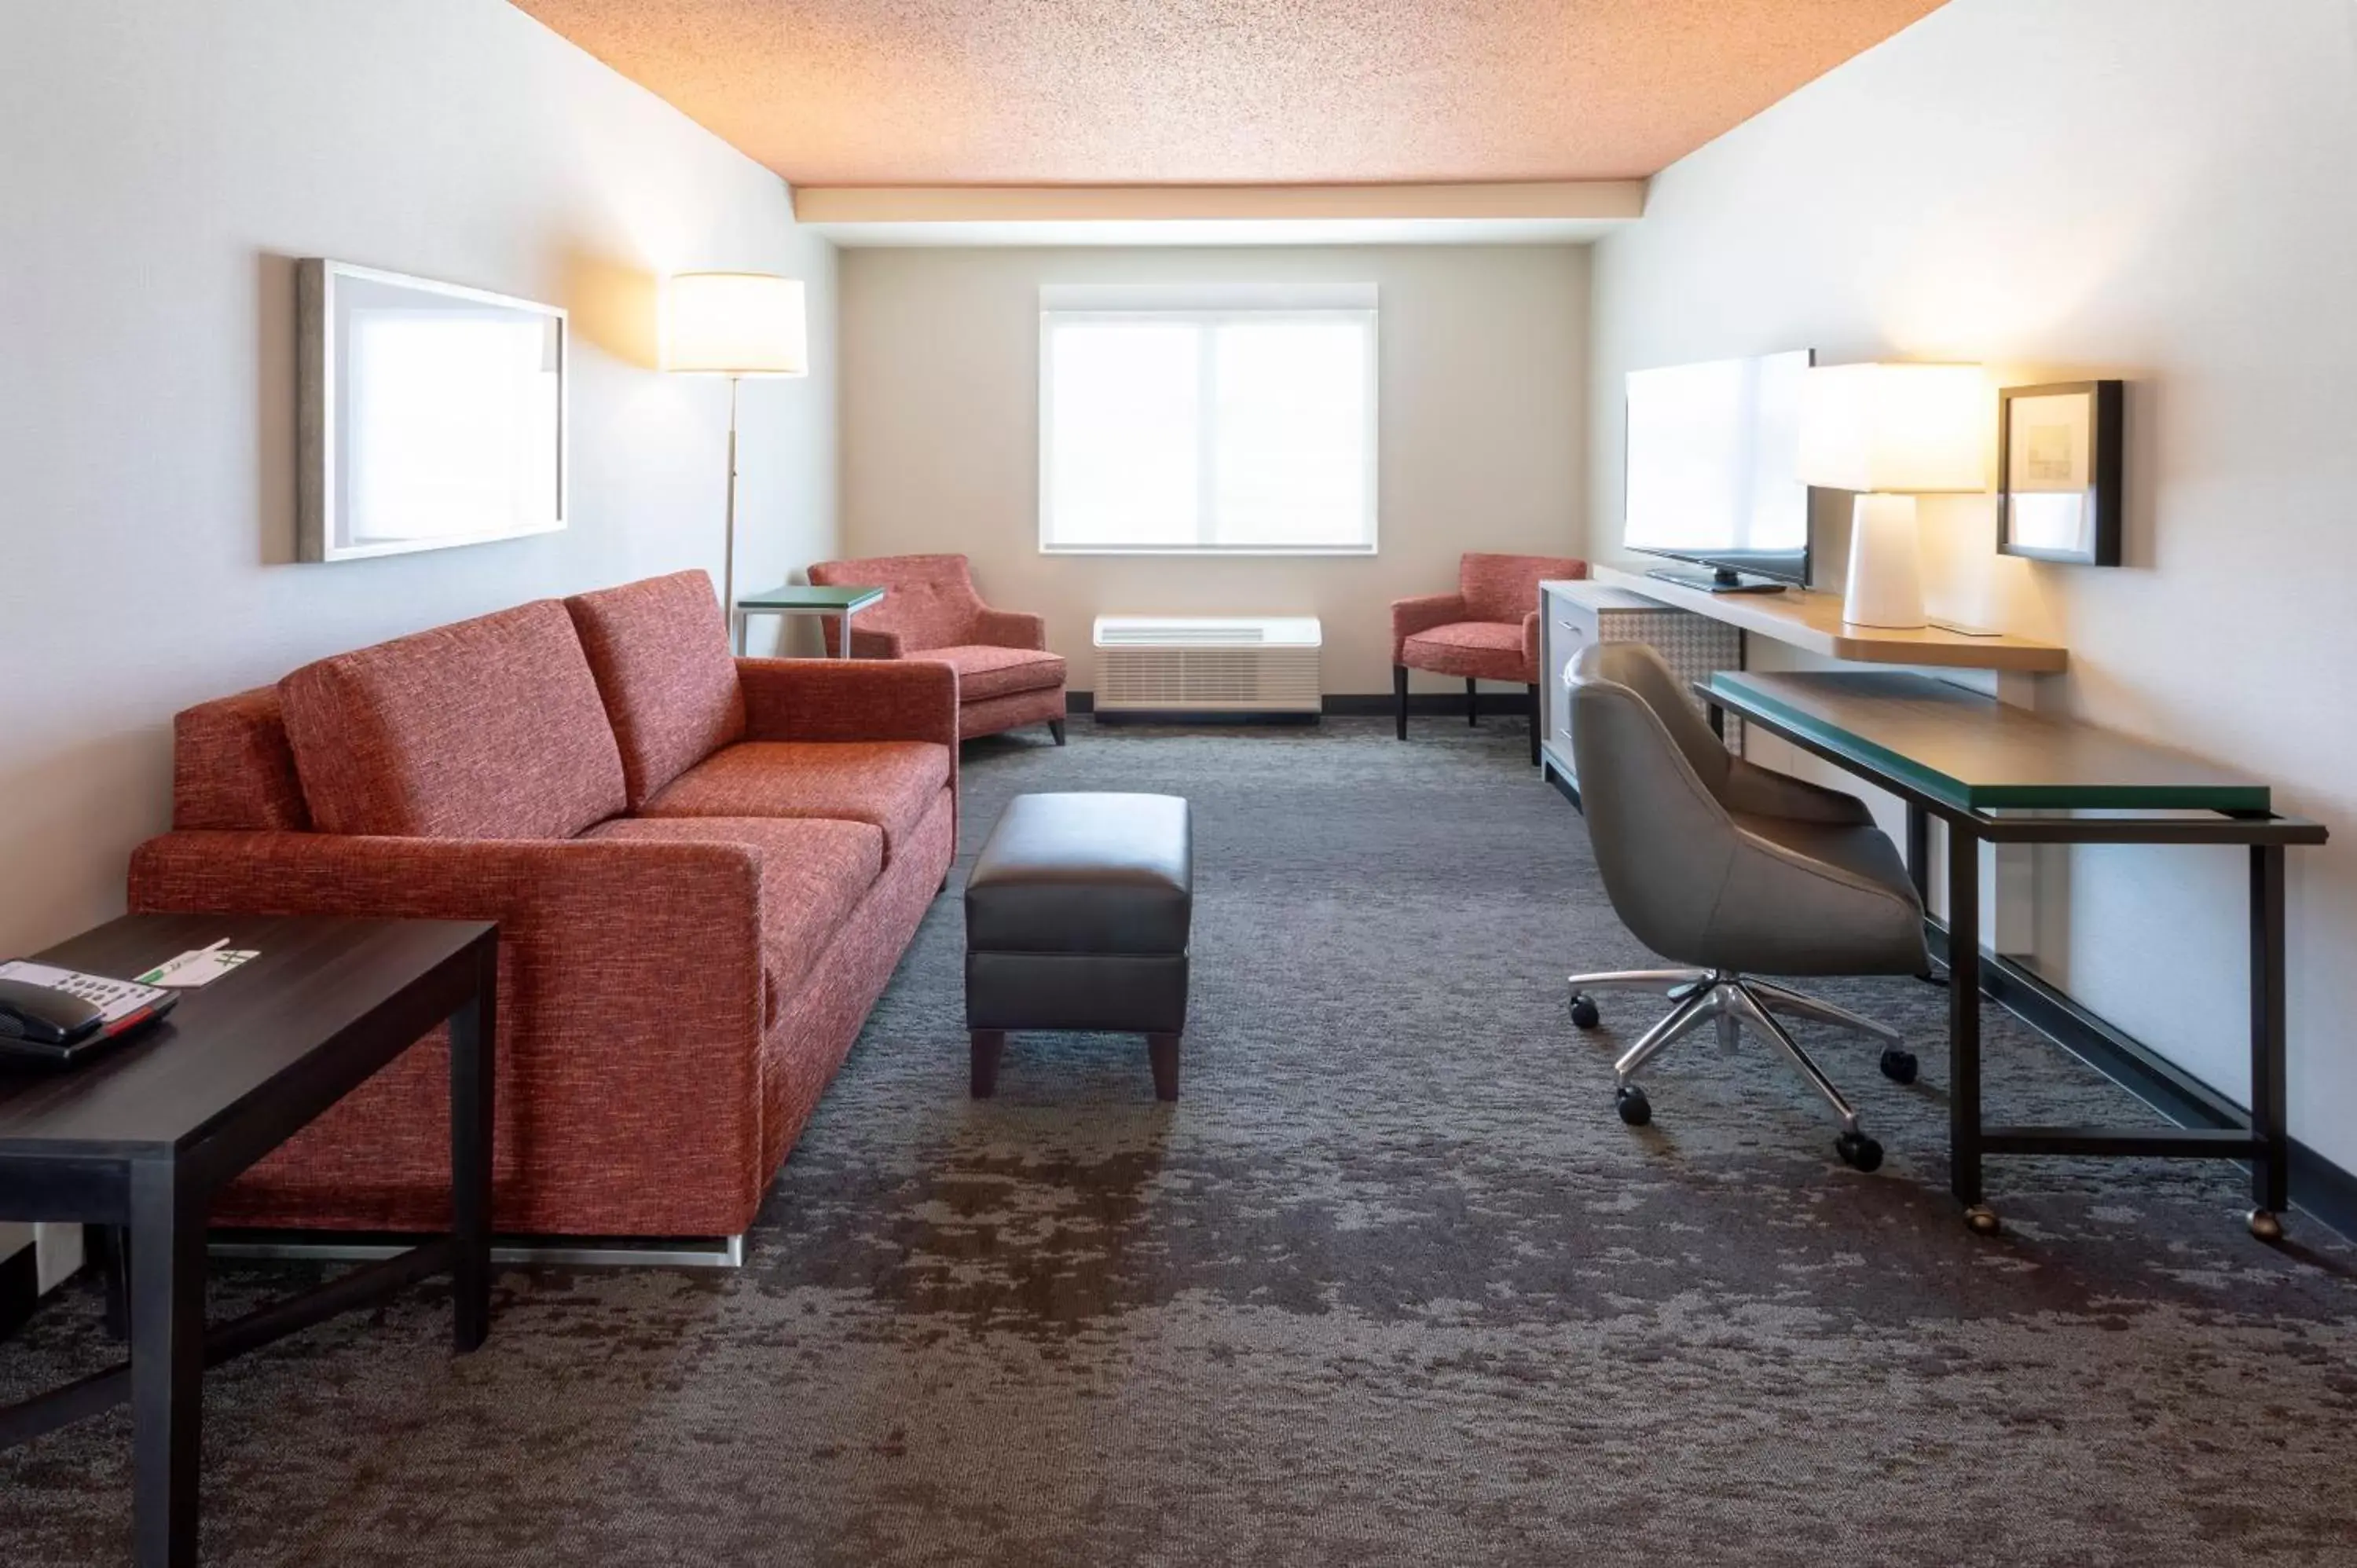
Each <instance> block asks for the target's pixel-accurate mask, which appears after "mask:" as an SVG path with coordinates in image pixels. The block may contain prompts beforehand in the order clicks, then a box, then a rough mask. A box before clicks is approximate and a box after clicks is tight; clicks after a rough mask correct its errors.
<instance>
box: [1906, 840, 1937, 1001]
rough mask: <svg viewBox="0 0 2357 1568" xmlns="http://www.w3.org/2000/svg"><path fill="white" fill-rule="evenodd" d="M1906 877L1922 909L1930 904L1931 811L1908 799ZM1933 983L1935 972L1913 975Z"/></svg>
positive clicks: (1935, 976) (1930, 905)
mask: <svg viewBox="0 0 2357 1568" xmlns="http://www.w3.org/2000/svg"><path fill="white" fill-rule="evenodd" d="M1907 879H1908V880H1909V881H1910V882H1912V883H1914V884H1915V897H1917V898H1918V899H1920V900H1921V902H1922V905H1923V908H1926V909H1929V908H1931V907H1932V813H1931V812H1929V811H1925V810H1924V809H1923V808H1922V807H1921V806H1919V805H1917V804H1916V803H1915V802H1914V801H1912V800H1910V801H1909V802H1908V803H1907ZM1915 978H1916V979H1918V980H1921V981H1927V982H1929V983H1932V984H1933V985H1938V984H1940V983H1942V982H1941V980H1940V977H1939V975H1938V974H1936V973H1934V972H1932V970H1931V969H1929V968H1926V969H1925V970H1924V971H1923V972H1922V973H1921V974H1919V975H1917V976H1916V977H1915Z"/></svg>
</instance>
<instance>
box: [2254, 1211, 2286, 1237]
mask: <svg viewBox="0 0 2357 1568" xmlns="http://www.w3.org/2000/svg"><path fill="white" fill-rule="evenodd" d="M2250 1226H2251V1234H2252V1235H2254V1236H2256V1237H2257V1238H2258V1239H2259V1240H2262V1241H2280V1240H2283V1235H2284V1228H2283V1220H2282V1219H2280V1218H2279V1217H2278V1216H2277V1215H2276V1212H2275V1211H2274V1210H2273V1209H2270V1208H2254V1209H2252V1210H2251V1213H2250Z"/></svg>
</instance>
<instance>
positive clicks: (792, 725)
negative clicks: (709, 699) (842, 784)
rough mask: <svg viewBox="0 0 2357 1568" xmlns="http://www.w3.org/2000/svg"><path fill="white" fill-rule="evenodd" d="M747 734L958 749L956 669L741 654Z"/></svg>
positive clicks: (932, 663) (909, 662)
mask: <svg viewBox="0 0 2357 1568" xmlns="http://www.w3.org/2000/svg"><path fill="white" fill-rule="evenodd" d="M737 682H738V683H739V684H740V685H741V686H742V687H743V688H744V692H745V738H746V739H747V740H930V741H933V742H936V743H938V744H940V745H942V746H948V747H949V748H950V752H951V755H952V757H954V756H955V755H956V753H957V742H958V693H957V671H956V670H955V669H954V668H952V666H950V665H947V664H944V663H942V662H941V661H940V660H929V659H924V658H921V657H920V658H916V659H906V660H857V659H832V660H830V659H739V660H737Z"/></svg>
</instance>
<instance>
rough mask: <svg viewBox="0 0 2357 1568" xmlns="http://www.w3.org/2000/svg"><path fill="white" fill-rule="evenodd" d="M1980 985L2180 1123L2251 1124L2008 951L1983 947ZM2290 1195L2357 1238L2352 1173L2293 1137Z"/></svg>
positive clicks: (1935, 928) (1942, 945)
mask: <svg viewBox="0 0 2357 1568" xmlns="http://www.w3.org/2000/svg"><path fill="white" fill-rule="evenodd" d="M1924 926H1925V935H1926V936H1927V937H1928V938H1929V939H1930V941H1931V945H1932V957H1934V958H1936V959H1937V960H1939V961H1940V962H1941V963H1943V964H1945V963H1946V962H1947V961H1948V931H1947V928H1946V926H1944V925H1943V924H1942V923H1941V922H1939V921H1937V920H1927V921H1925V922H1924ZM1981 993H1982V994H1983V995H1985V996H1986V997H1987V998H1988V999H1989V1000H1990V1001H1992V1002H1995V1003H1996V1004H1998V1005H1999V1006H2001V1007H2003V1008H2004V1009H2005V1010H2006V1011H2007V1012H2008V1013H2011V1014H2012V1015H2014V1016H2015V1017H2017V1018H2018V1019H2020V1020H2021V1021H2022V1022H2023V1023H2025V1024H2027V1025H2029V1026H2030V1027H2031V1028H2033V1029H2035V1030H2037V1031H2038V1032H2039V1033H2040V1034H2041V1035H2044V1036H2046V1037H2047V1038H2048V1039H2050V1040H2051V1041H2053V1042H2054V1043H2055V1044H2056V1045H2058V1046H2060V1047H2062V1048H2063V1049H2064V1050H2066V1051H2068V1052H2070V1053H2071V1054H2072V1056H2074V1057H2077V1058H2079V1059H2080V1060H2081V1061H2083V1062H2085V1063H2086V1064H2087V1065H2088V1066H2089V1067H2092V1068H2093V1069H2095V1070H2096V1071H2097V1072H2100V1073H2102V1074H2103V1075H2104V1077H2105V1078H2108V1079H2111V1080H2112V1081H2113V1082H2114V1083H2116V1084H2118V1085H2119V1086H2120V1087H2121V1088H2122V1089H2125V1090H2127V1091H2128V1092H2129V1093H2130V1094H2133V1095H2135V1096H2136V1098H2137V1099H2138V1100H2141V1101H2144V1102H2145V1103H2146V1104H2147V1105H2149V1106H2150V1107H2152V1109H2153V1110H2155V1111H2157V1112H2159V1113H2160V1114H2161V1115H2163V1116H2165V1117H2167V1118H2168V1119H2169V1121H2171V1122H2175V1123H2177V1125H2179V1126H2180V1127H2221V1128H2239V1127H2247V1126H2249V1125H2250V1118H2249V1117H2248V1116H2246V1115H2245V1114H2244V1112H2243V1110H2242V1108H2241V1107H2240V1106H2238V1105H2236V1104H2235V1103H2234V1102H2233V1101H2230V1100H2228V1099H2227V1098H2225V1096H2223V1095H2222V1094H2220V1093H2219V1092H2218V1091H2217V1090H2213V1089H2212V1088H2211V1087H2210V1086H2209V1085H2208V1084H2206V1083H2203V1082H2202V1081H2201V1079H2198V1078H2195V1077H2194V1076H2193V1075H2192V1074H2191V1073H2189V1072H2187V1071H2186V1070H2185V1069H2182V1068H2180V1067H2179V1066H2178V1065H2177V1064H2176V1063H2174V1062H2171V1061H2169V1060H2168V1059H2167V1058H2164V1057H2162V1056H2161V1055H2160V1054H2159V1053H2158V1051H2155V1050H2154V1049H2153V1048H2152V1047H2150V1046H2147V1045H2146V1044H2144V1043H2143V1042H2142V1041H2140V1040H2137V1039H2135V1038H2132V1037H2131V1036H2127V1035H2126V1034H2123V1033H2122V1032H2121V1031H2120V1030H2118V1029H2116V1028H2115V1027H2114V1026H2111V1025H2110V1024H2108V1023H2105V1022H2104V1020H2103V1019H2101V1018H2099V1017H2097V1016H2096V1015H2094V1014H2093V1013H2090V1012H2088V1011H2087V1010H2086V1009H2085V1008H2084V1007H2082V1006H2081V1005H2079V1004H2078V1003H2076V1002H2074V1001H2072V999H2071V998H2070V997H2068V996H2065V995H2064V994H2063V993H2061V992H2060V991H2058V990H2056V989H2055V988H2054V987H2053V986H2052V985H2051V984H2050V983H2048V982H2046V981H2045V980H2043V979H2040V977H2039V976H2038V975H2037V974H2035V973H2033V972H2030V971H2029V969H2027V968H2025V967H2023V966H2022V965H2021V964H2018V963H2017V962H2015V961H2013V960H2011V959H2009V958H2000V957H1998V956H1997V955H1996V953H1993V952H1991V951H1989V950H1987V949H1986V948H1984V949H1982V950H1981ZM2289 1176H2290V1187H2291V1200H2292V1202H2293V1203H2294V1204H2295V1205H2297V1206H2298V1208H2302V1209H2304V1210H2306V1211H2307V1212H2308V1213H2309V1214H2310V1215H2311V1216H2313V1217H2314V1218H2316V1219H2320V1220H2322V1221H2323V1222H2324V1223H2325V1224H2326V1225H2329V1226H2330V1227H2331V1228H2332V1229H2333V1230H2336V1231H2338V1232H2340V1233H2341V1235H2342V1236H2344V1237H2347V1238H2349V1239H2350V1240H2357V1176H2352V1174H2350V1173H2349V1172H2348V1171H2345V1170H2343V1169H2341V1167H2340V1166H2339V1165H2335V1164H2333V1163H2332V1162H2331V1161H2330V1160H2328V1159H2326V1158H2325V1157H2324V1156H2323V1155H2320V1154H2319V1153H2317V1152H2316V1151H2315V1150H2314V1149H2311V1148H2309V1146H2308V1145H2307V1144H2303V1143H2301V1142H2300V1141H2299V1140H2298V1139H2297V1138H2294V1139H2293V1140H2292V1141H2291V1170H2290V1173H2289Z"/></svg>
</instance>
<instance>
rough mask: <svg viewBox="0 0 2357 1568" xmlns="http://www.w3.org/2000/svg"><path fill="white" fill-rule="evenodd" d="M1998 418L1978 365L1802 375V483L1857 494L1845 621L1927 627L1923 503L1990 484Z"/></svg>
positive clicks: (1871, 367)
mask: <svg viewBox="0 0 2357 1568" xmlns="http://www.w3.org/2000/svg"><path fill="white" fill-rule="evenodd" d="M1990 413H1991V409H1990V407H1989V395H1988V389H1987V387H1986V384H1985V383H1984V381H1983V380H1982V377H1981V368H1980V367H1979V366H1978V365H1918V364H1865V365H1820V366H1817V367H1815V368H1814V369H1813V370H1811V371H1809V372H1808V374H1807V375H1806V376H1805V377H1803V379H1802V381H1801V440H1800V464H1799V467H1800V478H1801V481H1802V482H1803V484H1810V485H1823V486H1824V487H1826V488H1827V489H1837V490H1855V491H1857V505H1856V507H1855V508H1854V509H1853V510H1852V513H1851V517H1850V529H1849V581H1848V585H1847V589H1846V592H1845V593H1844V595H1843V596H1842V619H1843V620H1845V621H1847V622H1849V623H1850V624H1851V625H1853V626H1875V627H1891V628H1913V627H1921V626H1922V625H1924V624H1925V618H1924V615H1923V567H1922V560H1921V556H1922V545H1921V540H1920V538H1919V537H1918V535H1917V533H1916V529H1915V498H1916V497H1917V496H1920V495H1942V494H1950V495H1953V494H1978V493H1979V492H1981V491H1982V490H1985V489H1987V488H1988V485H1987V480H1986V475H1985V474H1984V472H1983V469H1982V456H1981V442H1982V436H1983V435H1984V434H1985V433H1986V430H1987V427H1988V423H1989V415H1990Z"/></svg>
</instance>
